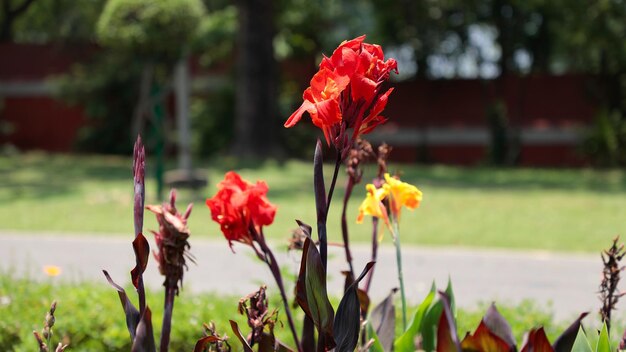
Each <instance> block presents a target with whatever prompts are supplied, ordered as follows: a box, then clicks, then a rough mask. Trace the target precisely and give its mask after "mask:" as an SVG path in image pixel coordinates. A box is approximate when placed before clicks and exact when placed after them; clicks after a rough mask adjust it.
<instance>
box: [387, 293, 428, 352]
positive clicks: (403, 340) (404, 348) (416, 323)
mask: <svg viewBox="0 0 626 352" xmlns="http://www.w3.org/2000/svg"><path fill="white" fill-rule="evenodd" d="M435 292H436V289H435V284H434V283H433V285H432V288H431V290H430V292H429V293H428V295H427V296H426V298H424V300H423V301H422V303H421V304H420V305H419V307H418V308H417V311H416V312H415V315H414V316H413V320H412V321H411V324H410V325H409V328H408V329H407V330H406V331H405V332H404V333H403V334H402V335H401V336H400V337H399V338H398V339H397V340H396V341H395V343H394V345H393V346H394V350H395V351H396V352H413V351H415V342H414V341H415V337H416V335H417V334H418V333H419V332H420V330H421V328H422V321H423V320H424V315H425V314H426V312H427V311H428V310H429V309H430V308H431V306H432V303H433V300H434V299H435Z"/></svg>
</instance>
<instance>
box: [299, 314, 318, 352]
mask: <svg viewBox="0 0 626 352" xmlns="http://www.w3.org/2000/svg"><path fill="white" fill-rule="evenodd" d="M300 344H301V345H302V352H315V324H314V323H313V320H311V318H309V316H308V315H306V314H305V315H304V318H303V322H302V339H300Z"/></svg>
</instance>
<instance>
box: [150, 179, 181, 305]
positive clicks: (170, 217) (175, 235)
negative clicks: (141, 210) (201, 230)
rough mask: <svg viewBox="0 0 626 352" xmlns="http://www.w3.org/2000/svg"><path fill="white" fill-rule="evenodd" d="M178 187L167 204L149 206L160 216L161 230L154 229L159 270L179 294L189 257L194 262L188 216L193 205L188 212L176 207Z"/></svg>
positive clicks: (155, 255)
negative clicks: (190, 244)
mask: <svg viewBox="0 0 626 352" xmlns="http://www.w3.org/2000/svg"><path fill="white" fill-rule="evenodd" d="M175 203H176V190H174V189H173V190H172V191H171V192H170V201H169V203H167V202H166V203H163V205H148V206H146V208H147V209H148V210H150V211H151V212H153V213H154V214H155V215H156V218H157V221H158V223H159V231H158V232H156V231H152V233H153V234H154V240H155V242H156V246H157V249H158V251H155V252H154V258H155V259H156V261H157V262H158V263H159V272H160V273H161V275H163V276H165V282H164V283H163V285H164V286H165V287H167V288H174V289H175V291H176V293H178V283H179V282H180V283H181V285H182V282H183V272H184V270H183V269H184V268H186V267H187V264H186V260H185V259H186V258H187V259H189V260H191V261H193V257H191V255H190V254H189V253H188V250H189V247H190V246H189V242H187V240H188V239H189V235H190V233H189V228H188V227H187V219H188V218H189V215H190V214H191V207H192V206H193V204H189V206H188V207H187V210H185V213H184V214H181V213H179V212H178V210H177V209H176V205H175Z"/></svg>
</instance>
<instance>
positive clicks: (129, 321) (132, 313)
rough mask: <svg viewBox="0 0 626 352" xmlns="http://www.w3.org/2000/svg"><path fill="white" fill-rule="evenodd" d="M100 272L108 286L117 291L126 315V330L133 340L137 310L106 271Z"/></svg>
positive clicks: (137, 320) (137, 322)
mask: <svg viewBox="0 0 626 352" xmlns="http://www.w3.org/2000/svg"><path fill="white" fill-rule="evenodd" d="M102 272H103V273H104V276H105V277H106V279H107V281H108V282H109V285H111V286H112V287H113V288H115V290H117V294H118V296H119V297H120V302H121V303H122V308H123V309H124V314H125V315H126V327H127V328H128V333H129V334H130V339H131V340H134V339H135V334H136V331H137V325H138V324H139V318H140V316H139V310H137V308H135V306H134V305H133V304H132V303H131V302H130V300H129V299H128V296H127V295H126V291H125V290H124V289H123V288H122V286H120V285H118V284H116V283H115V282H114V281H113V279H111V276H110V275H109V273H108V272H107V271H106V270H102Z"/></svg>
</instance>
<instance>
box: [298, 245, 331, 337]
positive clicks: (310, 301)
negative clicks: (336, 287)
mask: <svg viewBox="0 0 626 352" xmlns="http://www.w3.org/2000/svg"><path fill="white" fill-rule="evenodd" d="M296 300H297V302H298V304H299V305H300V307H301V308H302V310H303V311H304V313H305V314H306V315H307V316H308V317H309V318H311V320H312V321H313V323H314V324H315V326H316V327H317V331H318V334H320V335H324V336H323V339H320V340H321V341H324V342H325V344H326V346H325V347H327V348H328V349H331V348H333V347H335V342H334V339H333V318H334V315H335V313H334V311H333V307H332V305H331V304H330V301H329V300H328V293H327V291H326V269H325V268H324V266H323V265H322V261H321V257H320V253H319V252H318V251H317V248H316V247H315V244H313V241H312V240H311V239H310V238H308V237H307V238H306V239H305V240H304V248H303V250H302V261H301V263H300V273H299V275H298V281H297V282H296Z"/></svg>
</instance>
